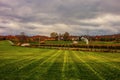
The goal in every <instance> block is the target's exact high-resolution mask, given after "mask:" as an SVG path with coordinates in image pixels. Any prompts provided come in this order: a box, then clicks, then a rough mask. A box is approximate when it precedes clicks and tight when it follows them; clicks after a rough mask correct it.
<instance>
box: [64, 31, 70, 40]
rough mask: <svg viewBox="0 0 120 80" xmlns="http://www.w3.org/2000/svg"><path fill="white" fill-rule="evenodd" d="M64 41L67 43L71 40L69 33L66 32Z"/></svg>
mask: <svg viewBox="0 0 120 80" xmlns="http://www.w3.org/2000/svg"><path fill="white" fill-rule="evenodd" d="M63 39H64V40H65V41H67V40H69V33H68V32H65V33H64V34H63Z"/></svg>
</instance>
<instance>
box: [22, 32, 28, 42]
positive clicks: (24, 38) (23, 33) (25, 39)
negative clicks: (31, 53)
mask: <svg viewBox="0 0 120 80" xmlns="http://www.w3.org/2000/svg"><path fill="white" fill-rule="evenodd" d="M26 41H27V36H26V35H25V32H21V33H20V42H21V43H25V42H26Z"/></svg>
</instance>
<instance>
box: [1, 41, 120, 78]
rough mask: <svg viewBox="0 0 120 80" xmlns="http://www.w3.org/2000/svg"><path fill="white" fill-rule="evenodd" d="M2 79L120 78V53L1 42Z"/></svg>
mask: <svg viewBox="0 0 120 80" xmlns="http://www.w3.org/2000/svg"><path fill="white" fill-rule="evenodd" d="M0 80H120V53H103V52H82V51H70V50H55V49H41V48H26V47H16V46H11V45H10V43H9V42H8V41H0Z"/></svg>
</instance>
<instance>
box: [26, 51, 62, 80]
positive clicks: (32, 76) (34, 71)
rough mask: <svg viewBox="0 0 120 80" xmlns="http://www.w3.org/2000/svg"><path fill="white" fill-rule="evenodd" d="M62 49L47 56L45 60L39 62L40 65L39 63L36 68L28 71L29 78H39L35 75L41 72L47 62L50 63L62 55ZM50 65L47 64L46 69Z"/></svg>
mask: <svg viewBox="0 0 120 80" xmlns="http://www.w3.org/2000/svg"><path fill="white" fill-rule="evenodd" d="M59 52H60V50H59V51H57V52H54V53H53V54H52V55H51V56H49V57H48V58H46V59H45V60H44V61H42V62H41V63H39V65H37V66H36V67H35V68H34V69H32V70H30V72H29V73H28V74H29V75H28V80H30V79H31V78H37V77H39V76H37V77H36V76H35V75H36V74H37V73H39V72H41V71H42V68H43V67H42V66H44V65H45V64H46V63H49V62H52V63H53V62H54V60H55V58H56V57H57V56H59V55H60V53H59ZM51 65H52V64H51ZM49 67H50V66H49V65H48V66H45V69H47V68H49ZM40 70H41V71H40Z"/></svg>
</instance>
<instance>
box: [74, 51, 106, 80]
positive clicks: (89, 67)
mask: <svg viewBox="0 0 120 80" xmlns="http://www.w3.org/2000/svg"><path fill="white" fill-rule="evenodd" d="M73 54H74V55H75V56H76V58H77V59H79V60H80V61H81V62H82V63H84V65H85V66H86V68H88V69H89V70H91V71H92V72H93V73H94V75H95V76H97V77H98V79H100V80H105V79H104V78H103V77H102V76H101V75H100V74H99V73H98V72H96V71H95V70H94V69H93V68H92V67H91V66H90V65H89V64H88V63H87V62H86V61H85V60H83V59H82V58H81V57H82V56H80V55H78V54H79V53H76V52H74V51H73Z"/></svg>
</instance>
